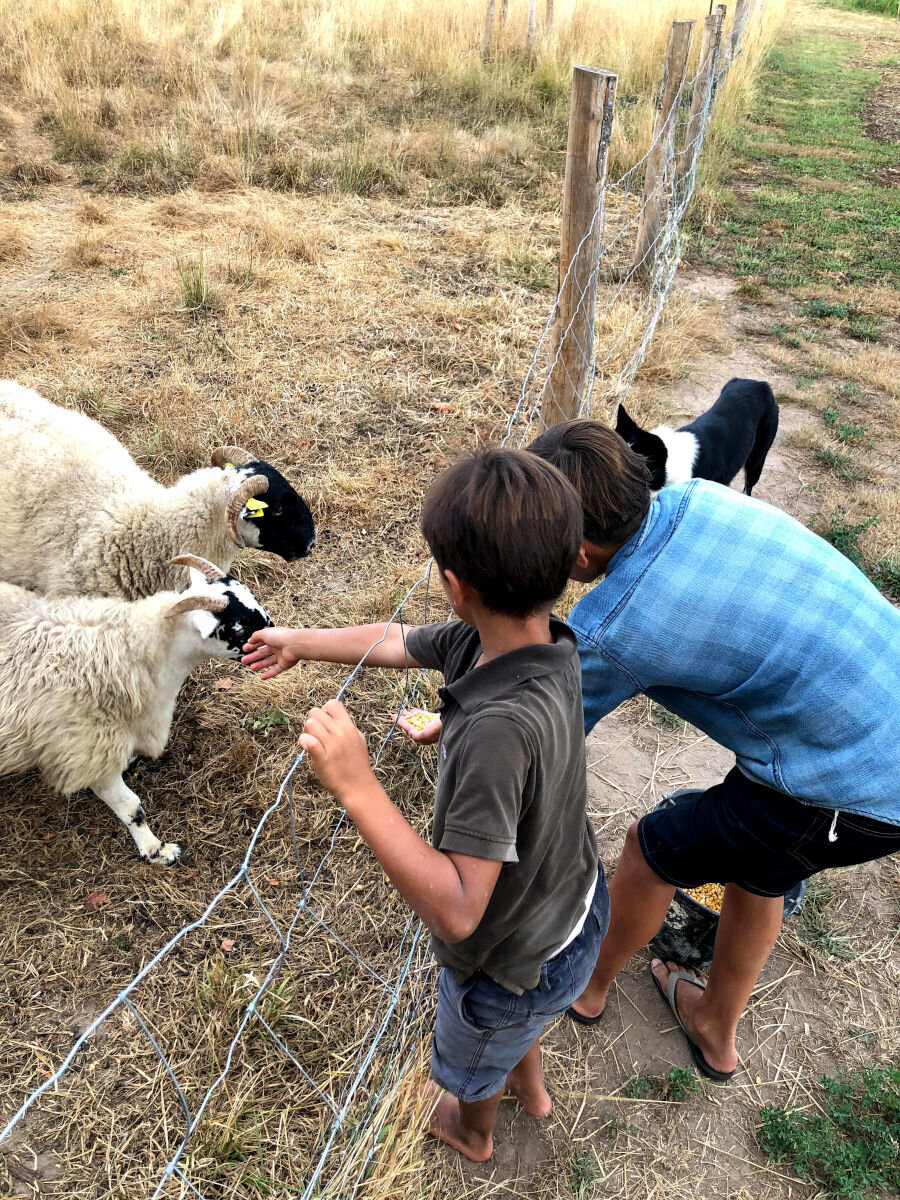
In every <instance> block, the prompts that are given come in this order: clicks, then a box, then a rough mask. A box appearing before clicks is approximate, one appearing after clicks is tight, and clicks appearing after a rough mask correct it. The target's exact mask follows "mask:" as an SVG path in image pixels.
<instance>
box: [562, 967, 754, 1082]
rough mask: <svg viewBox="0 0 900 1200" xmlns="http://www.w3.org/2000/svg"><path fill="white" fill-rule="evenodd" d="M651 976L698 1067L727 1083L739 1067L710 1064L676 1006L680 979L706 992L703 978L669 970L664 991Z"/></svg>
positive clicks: (708, 1074) (651, 973) (704, 1072)
mask: <svg viewBox="0 0 900 1200" xmlns="http://www.w3.org/2000/svg"><path fill="white" fill-rule="evenodd" d="M650 978H651V979H652V980H653V982H654V983H655V984H656V990H657V991H658V992H659V994H660V995H661V996H662V998H663V1000H664V1001H665V1002H666V1004H668V1006H669V1008H670V1009H671V1010H672V1016H673V1017H674V1018H675V1020H676V1021H677V1022H678V1024H679V1026H680V1028H681V1032H682V1033H683V1034H684V1037H685V1040H686V1041H687V1044H688V1049H689V1050H690V1052H691V1058H693V1060H694V1062H695V1063H696V1064H697V1069H698V1070H699V1071H700V1072H701V1073H702V1074H703V1075H706V1076H707V1077H708V1078H709V1079H715V1080H716V1082H717V1083H727V1082H728V1080H729V1079H730V1078H731V1077H732V1075H733V1074H734V1072H735V1071H736V1070H737V1067H735V1068H734V1071H717V1070H716V1069H715V1067H711V1066H710V1065H709V1063H708V1062H707V1061H706V1059H705V1058H704V1057H703V1051H702V1050H701V1049H700V1047H699V1046H698V1045H697V1043H696V1042H695V1041H694V1039H693V1038H692V1037H691V1035H690V1034H689V1033H688V1031H687V1030H686V1029H685V1027H684V1022H683V1021H682V1019H681V1017H680V1016H679V1015H678V1009H677V1008H676V1007H675V988H676V987H677V985H678V982H679V980H682V979H683V980H684V982H685V983H689V984H691V985H692V986H693V987H698V988H700V990H701V991H704V992H705V991H706V984H705V983H704V982H703V980H702V979H698V978H697V977H696V975H689V974H688V972H687V971H670V972H669V982H668V985H667V987H666V990H665V991H664V990H663V986H662V984H661V983H660V982H659V980H658V979H657V978H656V975H655V974H654V973H653V970H652V969H651V971H650ZM571 1011H572V1010H571V1009H569V1012H571Z"/></svg>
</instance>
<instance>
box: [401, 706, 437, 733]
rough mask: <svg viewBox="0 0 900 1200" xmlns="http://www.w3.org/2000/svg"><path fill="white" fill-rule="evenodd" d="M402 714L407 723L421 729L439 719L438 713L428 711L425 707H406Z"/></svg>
mask: <svg viewBox="0 0 900 1200" xmlns="http://www.w3.org/2000/svg"><path fill="white" fill-rule="evenodd" d="M400 716H401V717H402V718H403V720H404V721H406V722H407V724H409V725H412V727H413V729H416V730H419V731H421V730H423V729H424V728H425V726H426V725H430V724H431V722H432V721H436V720H437V713H433V712H426V711H425V710H424V709H423V708H404V710H403V712H402V713H401V714H400Z"/></svg>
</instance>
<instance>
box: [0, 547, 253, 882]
mask: <svg viewBox="0 0 900 1200" xmlns="http://www.w3.org/2000/svg"><path fill="white" fill-rule="evenodd" d="M176 563H177V564H179V565H181V566H182V567H188V568H189V569H190V578H191V585H190V587H189V589H188V590H187V591H186V592H183V593H182V594H180V595H179V594H177V593H175V592H161V593H158V594H157V595H154V596H150V597H147V598H145V599H141V600H133V601H125V600H116V599H105V598H95V599H84V598H80V597H58V598H51V597H46V596H39V595H36V594H35V593H34V592H28V591H25V589H24V588H19V587H14V586H12V585H11V584H6V583H0V776H3V775H11V774H17V773H20V772H22V771H28V770H33V769H37V770H38V771H40V772H41V774H42V775H43V777H44V779H45V780H46V781H47V783H48V784H50V786H51V787H53V788H55V789H56V790H58V791H60V792H62V793H64V794H69V793H71V792H77V791H81V790H82V789H83V788H90V789H91V791H93V792H94V794H95V795H97V796H99V797H100V799H101V800H103V801H105V802H106V803H107V804H108V805H109V807H110V808H111V809H112V810H113V812H114V813H115V814H116V816H117V817H118V818H119V820H120V821H123V822H124V823H125V825H126V826H127V828H128V831H129V833H130V834H131V836H132V837H133V838H134V840H135V842H136V843H137V847H138V850H139V851H140V854H141V858H143V859H145V860H147V861H148V862H152V863H163V864H171V863H174V862H175V860H176V859H177V858H178V855H179V853H180V847H179V846H177V845H174V844H173V843H166V844H165V845H163V844H162V843H161V842H160V841H159V838H157V837H155V836H154V835H153V833H152V832H151V831H150V828H149V826H148V825H147V821H146V817H145V815H144V809H143V807H142V806H141V802H140V800H139V799H138V797H137V796H136V795H135V794H134V792H133V791H132V790H131V788H129V787H128V786H127V785H126V784H125V782H124V780H123V779H122V772H123V771H124V770H125V769H126V768H127V766H128V764H129V763H130V762H131V761H132V759H134V758H135V757H137V756H138V755H145V756H147V757H149V758H158V757H159V755H160V754H162V752H163V749H164V748H165V745H166V741H167V740H168V736H169V729H170V728H171V725H172V715H173V712H174V709H175V699H176V697H177V695H178V692H179V691H180V689H181V685H182V684H183V683H184V681H185V679H186V678H187V676H188V675H189V674H190V672H191V671H192V670H193V669H194V667H196V666H197V665H198V664H200V663H201V662H203V661H205V660H206V659H208V658H210V657H212V658H238V657H239V656H240V652H241V647H242V646H243V644H244V643H245V642H246V641H247V639H248V638H249V637H250V635H251V634H252V633H254V632H255V631H256V630H258V629H264V628H265V627H266V626H269V625H271V624H272V622H271V620H270V618H269V615H268V613H266V612H265V610H264V609H262V608H261V607H260V606H259V604H258V603H257V602H256V599H255V598H254V596H253V594H252V592H250V591H249V589H248V588H246V587H245V586H244V585H243V584H242V583H239V582H238V581H237V580H236V579H232V578H231V577H230V576H228V575H226V574H224V572H222V571H220V570H219V569H218V567H214V566H213V565H212V563H208V562H205V561H204V560H203V559H200V558H196V557H194V556H193V555H183V556H181V557H179V558H178V559H176Z"/></svg>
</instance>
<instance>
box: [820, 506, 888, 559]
mask: <svg viewBox="0 0 900 1200" xmlns="http://www.w3.org/2000/svg"><path fill="white" fill-rule="evenodd" d="M877 524H878V518H877V517H866V519H865V520H864V521H857V522H853V521H848V520H847V514H846V512H845V511H844V507H843V505H842V504H839V505H838V506H837V507H836V508H835V509H833V510H832V512H831V515H830V516H829V517H828V520H827V521H826V520H823V519H822V518H821V517H819V518H817V519H816V520H815V521H813V522H812V524H811V525H810V528H811V529H812V531H813V532H814V533H817V534H818V535H819V537H820V538H824V539H825V541H826V542H830V543H831V544H832V546H834V548H835V550H840V552H841V554H843V555H844V557H845V558H849V559H850V561H851V562H852V563H853V565H854V566H855V567H859V569H860V570H861V571H862V570H864V567H863V556H862V551H861V550H860V548H859V539H860V537H861V536H862V534H864V533H865V532H866V530H867V529H871V527H872V526H873V525H877Z"/></svg>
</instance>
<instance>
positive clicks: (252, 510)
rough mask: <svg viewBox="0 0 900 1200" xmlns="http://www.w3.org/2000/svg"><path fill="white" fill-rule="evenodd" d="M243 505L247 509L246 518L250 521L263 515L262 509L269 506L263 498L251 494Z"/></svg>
mask: <svg viewBox="0 0 900 1200" xmlns="http://www.w3.org/2000/svg"><path fill="white" fill-rule="evenodd" d="M244 507H245V508H246V510H247V520H248V521H250V520H253V519H255V518H258V517H261V516H262V515H263V509H264V508H268V507H269V506H268V504H266V502H265V500H257V499H256V497H255V496H251V497H250V499H249V500H248V501H247V503H246V504H245V505H244Z"/></svg>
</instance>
